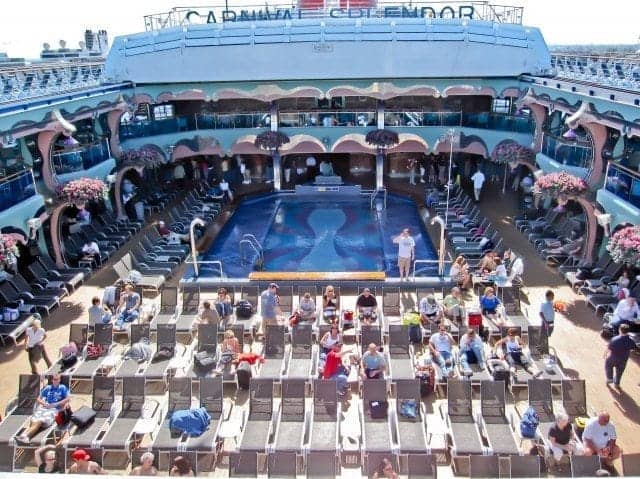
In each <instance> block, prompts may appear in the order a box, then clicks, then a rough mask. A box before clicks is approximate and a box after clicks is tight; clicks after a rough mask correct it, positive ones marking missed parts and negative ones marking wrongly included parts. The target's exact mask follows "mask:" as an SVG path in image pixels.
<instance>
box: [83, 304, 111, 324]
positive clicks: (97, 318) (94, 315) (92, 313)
mask: <svg viewBox="0 0 640 479" xmlns="http://www.w3.org/2000/svg"><path fill="white" fill-rule="evenodd" d="M100 302H101V301H100V298H98V297H97V296H94V297H93V298H91V307H90V308H89V309H88V310H87V312H88V313H89V326H91V327H95V325H96V324H108V323H110V322H111V311H110V310H109V308H107V307H106V306H101V305H100Z"/></svg>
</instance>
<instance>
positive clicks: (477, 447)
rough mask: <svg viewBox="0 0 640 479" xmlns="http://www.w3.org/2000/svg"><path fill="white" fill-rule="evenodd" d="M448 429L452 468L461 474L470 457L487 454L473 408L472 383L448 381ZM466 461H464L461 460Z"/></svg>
mask: <svg viewBox="0 0 640 479" xmlns="http://www.w3.org/2000/svg"><path fill="white" fill-rule="evenodd" d="M445 419H446V422H447V427H448V429H449V437H450V443H451V456H452V466H453V467H454V470H456V472H460V469H461V466H463V465H465V464H466V463H467V462H468V461H466V458H467V457H468V456H470V455H481V454H483V453H484V452H485V448H484V446H483V445H482V438H481V436H480V430H479V429H478V425H477V424H476V422H475V420H474V415H473V410H472V406H471V382H470V381H464V380H462V381H460V380H455V379H449V380H448V381H447V414H446V417H445ZM460 459H464V460H460Z"/></svg>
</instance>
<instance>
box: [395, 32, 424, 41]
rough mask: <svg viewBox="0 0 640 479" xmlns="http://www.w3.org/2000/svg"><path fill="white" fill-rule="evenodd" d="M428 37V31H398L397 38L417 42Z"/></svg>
mask: <svg viewBox="0 0 640 479" xmlns="http://www.w3.org/2000/svg"><path fill="white" fill-rule="evenodd" d="M425 38H427V34H426V33H396V40H402V41H409V42H417V41H424V40H425Z"/></svg>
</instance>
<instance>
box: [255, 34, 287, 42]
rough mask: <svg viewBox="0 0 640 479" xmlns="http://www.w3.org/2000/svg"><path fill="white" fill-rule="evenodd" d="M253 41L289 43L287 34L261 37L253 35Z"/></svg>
mask: <svg viewBox="0 0 640 479" xmlns="http://www.w3.org/2000/svg"><path fill="white" fill-rule="evenodd" d="M254 42H255V43H256V44H257V43H289V35H264V36H261V37H254Z"/></svg>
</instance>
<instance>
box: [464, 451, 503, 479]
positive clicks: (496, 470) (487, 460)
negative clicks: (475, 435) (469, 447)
mask: <svg viewBox="0 0 640 479" xmlns="http://www.w3.org/2000/svg"><path fill="white" fill-rule="evenodd" d="M469 477H470V478H483V479H484V478H487V477H500V458H499V457H498V456H476V455H472V456H469Z"/></svg>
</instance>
